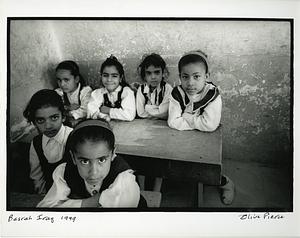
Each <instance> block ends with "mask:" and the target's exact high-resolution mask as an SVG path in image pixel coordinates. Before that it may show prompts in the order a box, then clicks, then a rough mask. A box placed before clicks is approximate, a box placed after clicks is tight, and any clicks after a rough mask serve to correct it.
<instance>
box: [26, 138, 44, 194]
mask: <svg viewBox="0 0 300 238" xmlns="http://www.w3.org/2000/svg"><path fill="white" fill-rule="evenodd" d="M29 163H30V178H31V179H32V180H33V184H34V191H35V192H36V193H38V194H43V193H46V181H45V179H44V174H43V171H42V167H41V164H40V160H39V157H38V155H37V153H36V151H35V149H34V146H33V143H32V142H31V145H30V150H29Z"/></svg>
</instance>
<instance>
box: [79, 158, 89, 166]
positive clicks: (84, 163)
mask: <svg viewBox="0 0 300 238" xmlns="http://www.w3.org/2000/svg"><path fill="white" fill-rule="evenodd" d="M80 163H81V164H83V165H87V164H89V160H88V159H82V160H80Z"/></svg>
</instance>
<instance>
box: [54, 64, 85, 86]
mask: <svg viewBox="0 0 300 238" xmlns="http://www.w3.org/2000/svg"><path fill="white" fill-rule="evenodd" d="M60 69H64V70H69V71H70V73H71V74H72V75H73V76H74V77H76V76H79V82H80V84H81V86H85V85H86V82H85V80H84V78H83V77H82V76H81V74H80V72H79V67H78V65H77V64H76V63H75V62H74V61H72V60H65V61H63V62H60V63H59V64H58V65H57V66H56V69H55V71H56V72H57V71H58V70H60Z"/></svg>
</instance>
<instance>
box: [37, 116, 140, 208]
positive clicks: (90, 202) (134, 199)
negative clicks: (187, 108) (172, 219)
mask: <svg viewBox="0 0 300 238" xmlns="http://www.w3.org/2000/svg"><path fill="white" fill-rule="evenodd" d="M65 156H66V161H67V162H66V163H63V164H61V165H60V166H58V167H57V169H56V170H55V171H54V173H53V179H54V183H53V186H52V187H51V189H50V190H49V192H48V193H47V195H46V196H45V198H44V199H43V200H42V201H41V202H40V203H39V204H38V207H137V206H146V201H145V200H144V199H143V198H142V197H141V196H140V189H139V186H138V185H137V183H136V182H135V176H134V174H133V171H132V170H131V169H130V167H129V165H128V164H127V163H126V162H125V160H123V159H122V158H121V157H119V156H116V154H115V137H114V134H113V132H112V129H111V128H110V127H109V125H108V123H107V122H105V121H102V120H86V121H84V122H81V123H79V124H78V125H77V126H76V127H75V128H74V130H73V132H72V133H71V134H70V136H69V138H68V142H67V150H66V154H65Z"/></svg>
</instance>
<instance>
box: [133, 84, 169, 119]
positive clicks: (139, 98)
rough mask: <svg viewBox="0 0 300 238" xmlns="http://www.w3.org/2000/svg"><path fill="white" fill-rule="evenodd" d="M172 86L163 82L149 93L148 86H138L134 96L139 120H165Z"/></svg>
mask: <svg viewBox="0 0 300 238" xmlns="http://www.w3.org/2000/svg"><path fill="white" fill-rule="evenodd" d="M171 92H172V86H171V85H170V84H168V83H166V82H164V81H161V83H160V84H159V85H158V86H157V87H156V88H155V89H154V90H153V92H150V87H149V86H148V84H146V83H144V84H142V85H140V87H139V88H138V90H137V94H136V109H137V114H138V116H139V117H141V118H160V119H167V117H168V108H169V100H170V94H171Z"/></svg>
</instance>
